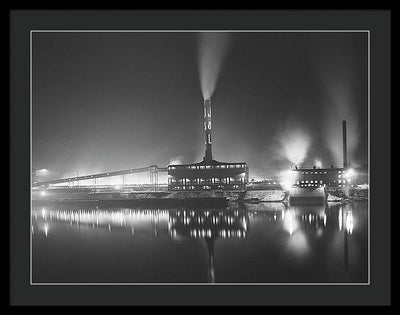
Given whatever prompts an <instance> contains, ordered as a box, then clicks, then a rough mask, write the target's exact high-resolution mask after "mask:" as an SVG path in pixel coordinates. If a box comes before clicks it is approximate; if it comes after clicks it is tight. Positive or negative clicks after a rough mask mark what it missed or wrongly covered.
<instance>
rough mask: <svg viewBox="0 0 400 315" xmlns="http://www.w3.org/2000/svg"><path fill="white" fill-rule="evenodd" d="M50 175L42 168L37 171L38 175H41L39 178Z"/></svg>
mask: <svg viewBox="0 0 400 315" xmlns="http://www.w3.org/2000/svg"><path fill="white" fill-rule="evenodd" d="M48 173H49V171H48V170H47V169H45V168H42V169H40V170H37V171H36V175H39V176H44V175H47V174H48Z"/></svg>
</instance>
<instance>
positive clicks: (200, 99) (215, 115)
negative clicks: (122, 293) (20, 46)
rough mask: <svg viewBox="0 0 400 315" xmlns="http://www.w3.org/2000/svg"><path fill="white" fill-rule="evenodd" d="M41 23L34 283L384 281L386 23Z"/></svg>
mask: <svg viewBox="0 0 400 315" xmlns="http://www.w3.org/2000/svg"><path fill="white" fill-rule="evenodd" d="M105 12H107V11H105ZM137 14H138V15H140V13H137ZM180 14H181V15H182V14H184V11H183V12H181V13H180ZM215 14H217V13H215ZM237 14H238V13H237ZM45 15H46V14H45ZM45 15H44V16H45ZM78 15H79V14H78ZM78 15H77V16H78ZM210 16H211V14H210ZM203 17H204V15H203ZM88 21H90V19H88ZM36 25H37V26H35V25H33V26H32V27H31V28H30V29H29V30H28V32H26V33H25V37H24V41H26V44H27V46H26V47H29V54H28V56H29V62H28V61H27V62H28V63H27V64H29V68H28V69H26V72H25V73H26V75H28V76H29V78H28V77H25V82H26V83H27V82H29V104H27V109H28V110H29V126H26V127H27V128H28V129H29V130H28V131H27V134H28V133H29V140H28V141H29V156H26V155H25V157H24V158H25V159H26V160H27V159H29V164H30V165H29V169H30V174H29V179H30V187H29V193H28V194H29V200H28V204H29V209H25V210H24V211H25V214H26V215H28V214H29V223H27V221H26V220H25V221H24V225H23V226H24V229H26V228H27V227H28V224H29V230H27V231H25V232H26V233H27V237H28V238H26V239H25V244H26V245H27V246H28V249H29V253H28V252H25V255H26V256H25V257H26V258H28V259H29V261H25V263H27V264H28V265H29V267H28V268H29V272H28V271H27V273H26V275H28V274H29V279H27V281H28V282H29V287H31V288H35V287H36V288H38V289H41V288H45V287H47V286H50V287H52V288H55V290H57V288H60V287H66V288H68V287H72V288H71V289H73V287H77V288H79V287H85V288H87V289H88V290H91V289H90V287H99V286H100V287H103V288H105V289H107V288H110V287H115V286H120V287H125V288H129V287H135V288H139V290H140V288H142V289H143V290H146V289H147V288H149V289H150V288H154V287H158V288H160V289H168V288H173V287H178V288H179V287H186V288H192V287H201V288H203V289H204V290H208V287H210V286H213V287H214V288H218V287H219V286H223V287H227V286H230V287H236V288H238V289H240V287H242V286H245V287H248V288H251V287H257V288H263V287H267V288H270V289H271V290H275V289H274V287H275V288H276V290H281V289H282V286H285V287H292V288H294V289H296V288H297V289H300V287H317V286H320V287H327V286H328V287H332V288H338V289H339V288H344V287H358V288H363V287H364V288H366V289H368V287H369V286H371V283H372V280H373V277H371V261H374V257H373V254H372V253H373V252H371V243H373V240H374V234H373V233H371V231H373V229H372V227H371V226H372V225H373V224H374V222H373V220H374V218H376V217H378V216H380V212H379V211H380V209H379V207H380V203H379V201H378V202H377V201H376V200H375V202H374V203H372V204H371V199H372V198H373V194H374V189H375V187H376V185H377V183H376V182H374V181H373V178H374V177H371V164H372V162H371V154H372V151H371V149H372V150H373V146H371V122H372V121H373V117H372V116H371V106H372V104H371V103H372V101H373V100H374V98H372V97H371V85H372V84H373V83H374V80H375V82H376V81H378V77H376V78H375V79H374V77H373V74H374V72H371V60H372V59H373V58H374V54H371V51H372V50H371V42H372V41H373V40H374V33H373V32H371V30H370V29H368V28H363V27H359V28H351V27H349V28H345V26H343V27H337V28H331V29H327V28H324V27H321V28H320V29H319V28H313V29H310V28H293V29H291V28H288V27H286V28H285V27H281V28H271V29H262V28H260V29H257V28H249V27H244V28H239V27H236V28H235V27H226V28H221V27H212V26H211V25H212V24H210V26H209V27H203V28H201V27H199V28H187V29H185V28H184V26H183V27H182V28H180V29H176V28H167V27H165V28H159V29H157V28H155V27H148V28H147V29H146V28H143V29H135V28H132V29H129V28H118V27H109V28H96V27H93V28H92V27H82V28H78V27H76V28H74V27H67V26H65V27H59V26H58V27H57V26H56V27H54V28H50V27H40V23H37V24H36ZM88 25H89V24H88ZM372 69H373V68H372ZM375 73H376V72H375ZM371 82H372V83H371ZM382 104H383V103H382ZM374 106H378V104H376V103H375V105H374ZM375 152H376V151H375ZM375 165H376V164H375ZM27 175H28V174H27ZM371 178H372V181H371V180H370V179H371ZM377 179H378V178H377ZM381 187H383V186H381ZM377 190H378V188H377ZM381 206H382V207H384V203H382V204H381ZM21 211H22V209H21ZM383 211H384V210H382V212H383ZM385 211H386V210H385ZM371 214H372V215H371ZM382 215H384V214H382ZM27 241H28V242H29V243H27ZM375 257H376V256H375ZM372 284H373V283H372ZM106 287H107V288H106ZM167 287H168V288H167ZM221 289H222V287H221ZM54 292H55V291H54ZM143 292H144V291H143ZM277 292H278V291H277ZM280 292H282V291H280ZM280 294H281V293H280ZM348 298H349V296H348Z"/></svg>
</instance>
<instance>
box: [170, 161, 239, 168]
mask: <svg viewBox="0 0 400 315" xmlns="http://www.w3.org/2000/svg"><path fill="white" fill-rule="evenodd" d="M218 164H221V165H232V164H246V165H247V163H246V162H219V161H216V160H211V161H200V162H198V163H189V164H169V165H168V167H169V166H195V165H196V166H197V165H218Z"/></svg>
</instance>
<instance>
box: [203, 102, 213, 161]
mask: <svg viewBox="0 0 400 315" xmlns="http://www.w3.org/2000/svg"><path fill="white" fill-rule="evenodd" d="M204 130H205V135H206V141H205V144H206V154H205V155H204V159H203V160H204V161H205V162H210V161H211V160H212V149H211V100H209V99H208V100H204Z"/></svg>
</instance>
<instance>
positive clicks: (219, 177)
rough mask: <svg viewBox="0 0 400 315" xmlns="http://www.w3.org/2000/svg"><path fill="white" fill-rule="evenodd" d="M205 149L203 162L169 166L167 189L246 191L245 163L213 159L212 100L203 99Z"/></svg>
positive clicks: (246, 169) (246, 171) (246, 175)
mask: <svg viewBox="0 0 400 315" xmlns="http://www.w3.org/2000/svg"><path fill="white" fill-rule="evenodd" d="M204 130H205V145H206V151H205V155H204V158H203V161H201V162H199V163H194V164H184V165H182V164H180V165H168V190H178V191H182V190H239V191H244V190H246V185H247V183H248V179H249V168H248V166H247V164H246V163H245V162H236V163H226V162H218V161H216V160H213V158H212V142H211V101H210V100H205V101H204Z"/></svg>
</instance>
